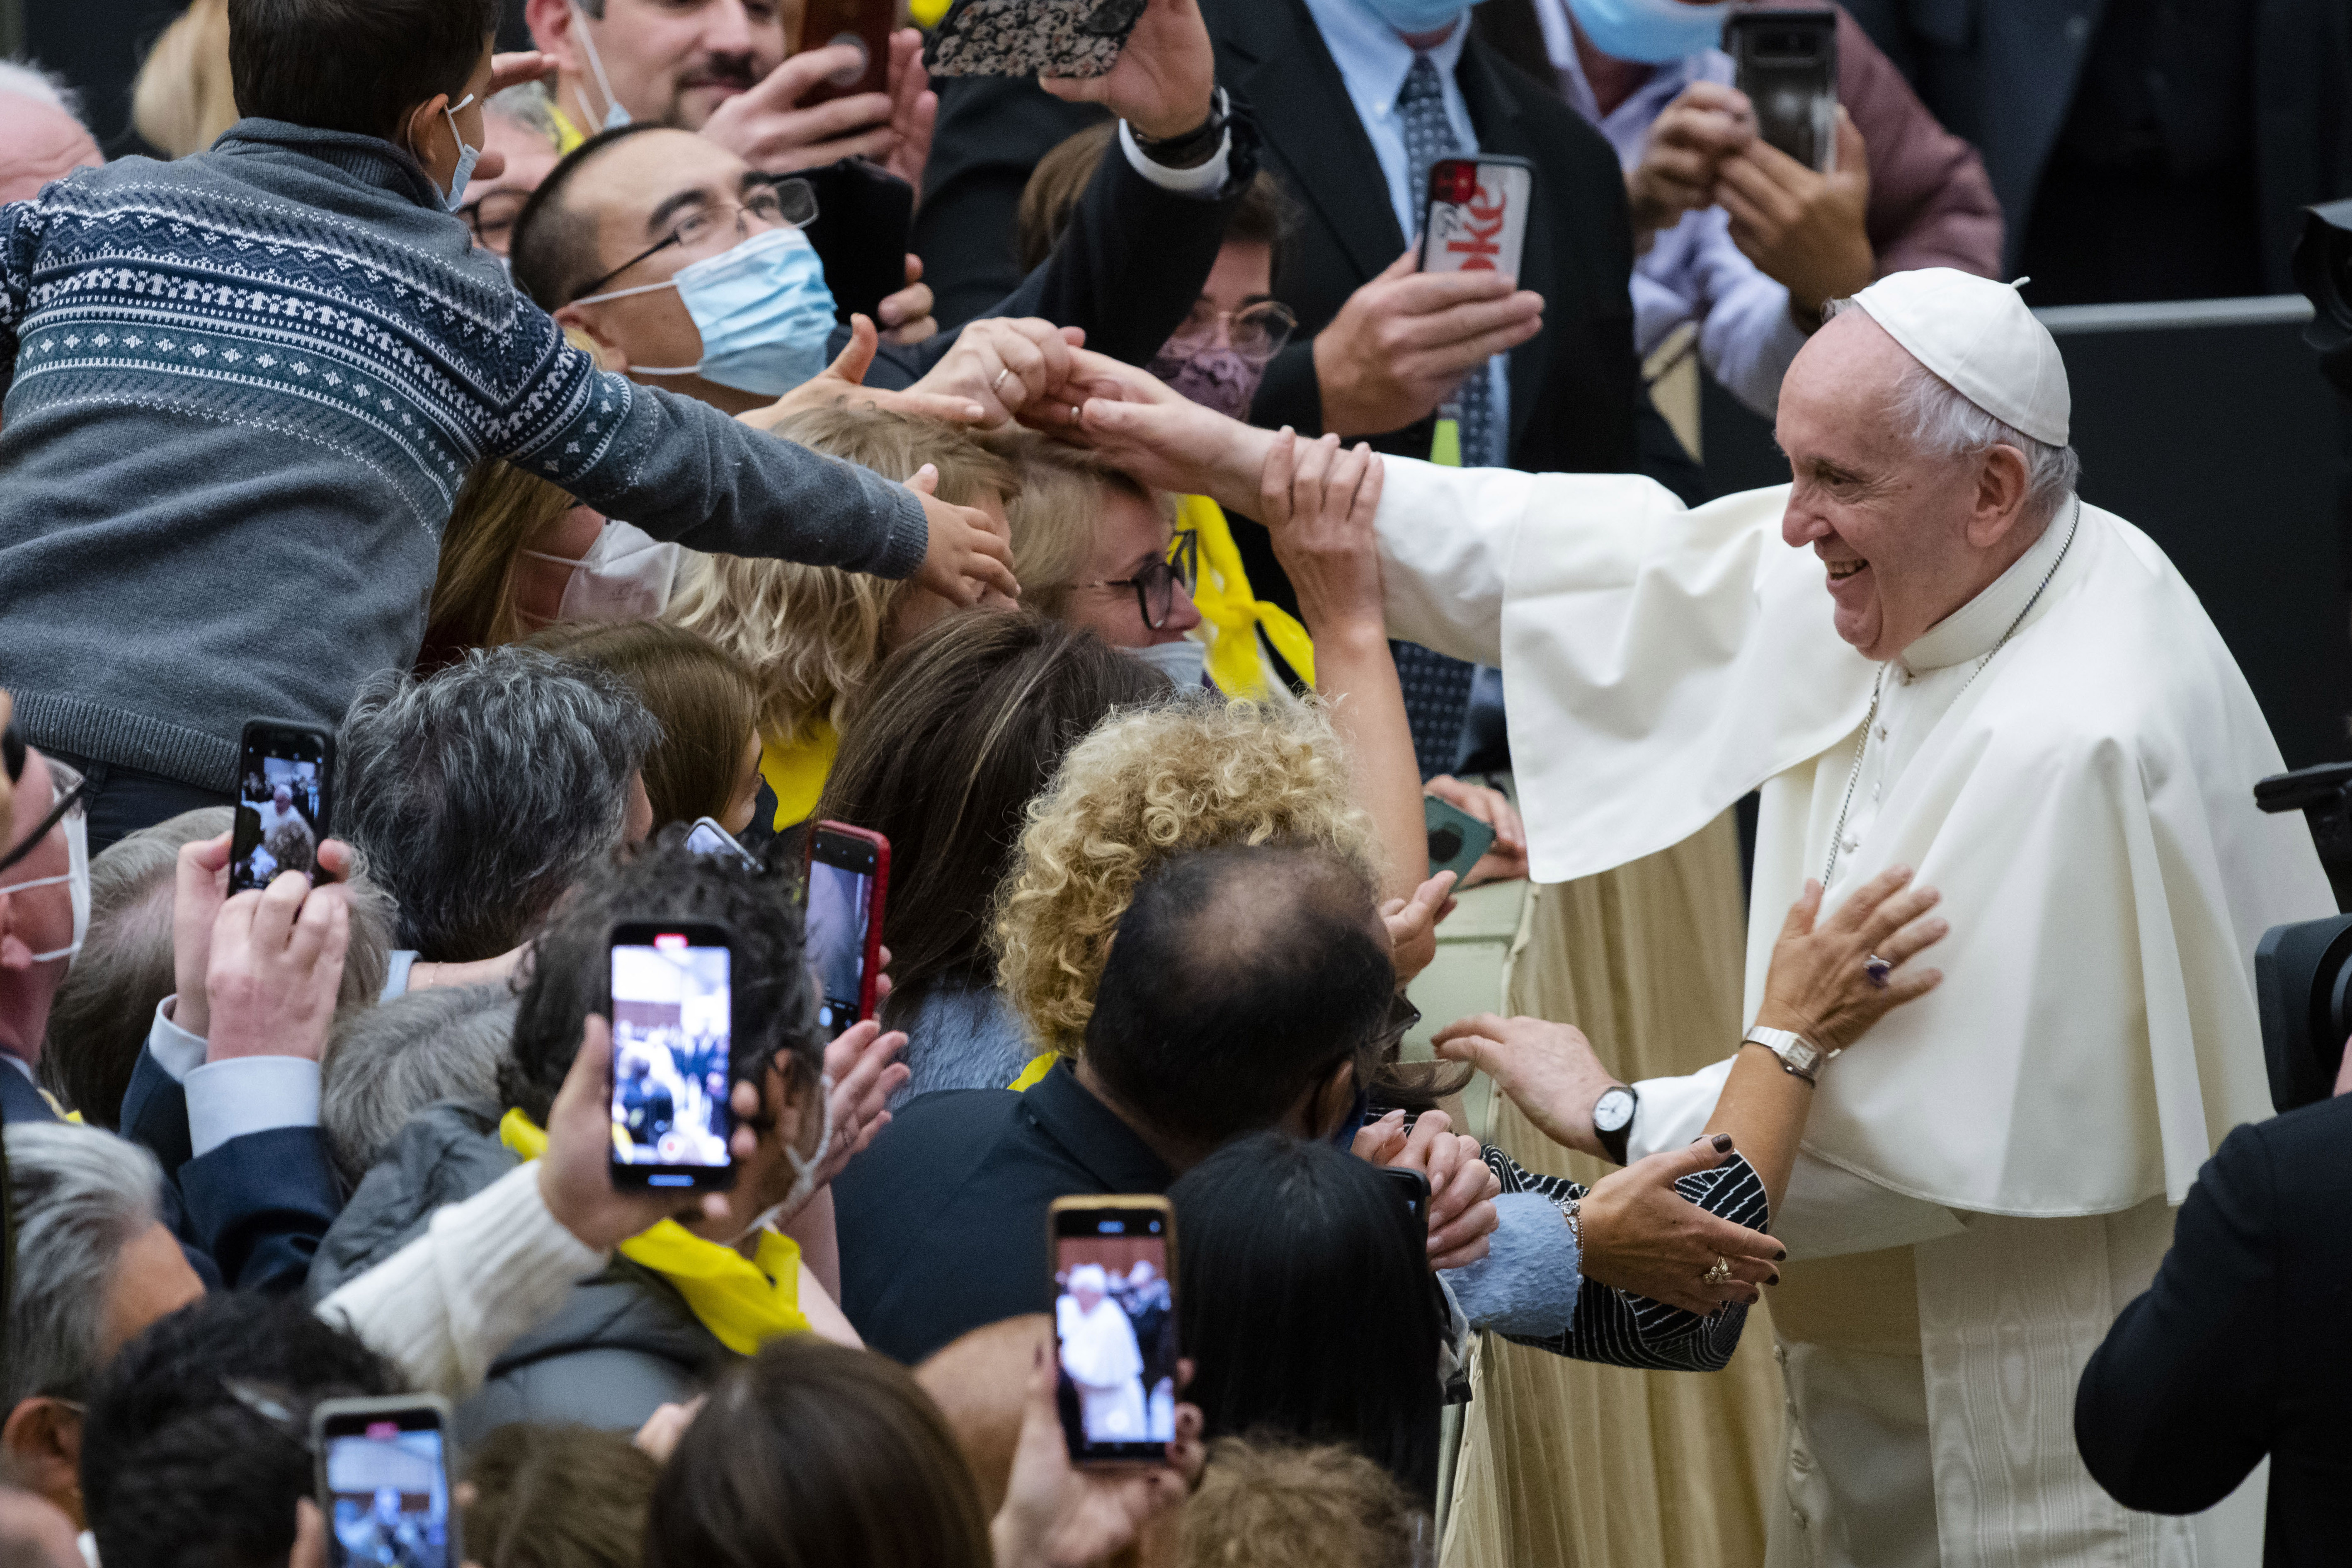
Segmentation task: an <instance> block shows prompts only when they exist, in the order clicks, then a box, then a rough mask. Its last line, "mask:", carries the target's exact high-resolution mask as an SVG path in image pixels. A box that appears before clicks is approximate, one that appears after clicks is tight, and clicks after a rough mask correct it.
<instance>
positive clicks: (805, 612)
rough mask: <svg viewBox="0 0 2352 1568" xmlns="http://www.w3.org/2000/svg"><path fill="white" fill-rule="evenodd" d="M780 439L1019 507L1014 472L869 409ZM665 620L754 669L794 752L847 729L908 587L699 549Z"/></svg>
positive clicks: (956, 501)
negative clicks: (814, 733) (821, 732)
mask: <svg viewBox="0 0 2352 1568" xmlns="http://www.w3.org/2000/svg"><path fill="white" fill-rule="evenodd" d="M775 434H776V435H778V436H781V437H784V438H785V439H786V440H789V441H797V442H799V443H800V444H801V445H802V446H803V447H812V448H814V449H815V450H817V451H820V452H824V453H827V454H829V455H830V456H833V457H835V458H846V459H848V460H849V461H850V462H853V463H856V464H859V465H861V466H863V467H865V468H871V469H873V470H874V471H875V472H876V473H877V474H880V475H881V476H882V477H883V478H884V479H902V480H903V479H910V478H912V477H913V475H914V473H915V471H916V470H917V469H918V468H921V467H922V466H923V465H924V464H925V463H930V464H933V465H934V466H936V467H937V468H939V470H940V485H939V491H938V494H939V499H940V500H943V501H946V502H948V503H949V504H950V505H953V506H973V505H976V504H978V503H979V502H980V501H982V500H983V499H985V498H986V497H988V496H990V495H994V496H995V497H997V498H998V499H999V500H1000V501H1003V502H1005V503H1008V504H1009V503H1010V501H1011V500H1012V499H1013V497H1014V496H1016V495H1017V494H1018V493H1019V490H1020V479H1019V476H1018V475H1017V473H1016V472H1015V471H1014V469H1013V465H1012V464H1011V463H1009V462H1007V461H1006V460H1005V459H1004V458H1002V457H1000V456H998V455H997V454H996V453H995V452H993V451H992V450H990V449H989V448H988V447H984V446H982V444H981V443H980V442H978V441H975V440H974V439H972V437H969V436H967V435H964V434H963V433H962V432H961V431H959V430H955V429H952V428H950V426H945V425H938V424H933V423H932V422H930V421H929V420H925V419H914V418H909V417H908V416H905V415H902V414H894V413H890V412H887V411H886V410H883V409H878V408H875V407H872V406H870V405H862V406H861V405H847V404H842V403H835V404H833V405H827V406H824V407H821V408H815V409H811V410H809V411H808V412H806V413H803V414H797V415H794V416H793V417H792V418H790V419H787V420H785V421H784V422H782V424H780V425H778V426H776V427H775ZM678 584H679V585H678V588H677V592H676V593H675V594H673V595H671V597H670V602H669V607H668V608H667V610H665V611H664V612H663V613H662V619H664V620H666V621H668V622H670V623H671V624H672V625H674V626H684V627H685V628H686V629H687V630H688V631H692V632H698V633H700V634H701V635H702V636H703V637H707V638H709V640H710V641H711V642H713V643H715V644H717V645H718V646H719V647H720V648H721V649H723V650H725V651H726V652H727V653H729V654H731V655H732V656H733V657H734V658H736V659H737V660H738V661H739V662H740V663H741V664H742V665H743V666H744V667H745V668H748V669H750V670H751V673H752V676H753V678H754V679H757V680H758V682H759V685H760V732H761V734H762V735H764V736H767V737H769V738H771V739H772V740H776V741H779V742H783V743H785V744H787V745H789V744H792V743H793V742H798V741H801V740H803V739H805V738H806V736H807V733H808V731H809V728H810V727H811V726H812V725H813V724H814V723H816V722H818V721H824V722H826V723H830V724H831V725H832V726H833V727H834V728H835V730H839V729H840V728H841V727H842V725H843V722H844V721H845V719H846V718H847V716H848V711H849V707H850V704H851V702H852V701H853V700H855V699H856V697H857V695H858V693H859V692H861V691H863V690H864V689H865V688H866V682H867V681H868V680H870V679H873V676H874V672H875V670H876V669H877V668H879V667H880V665H881V663H882V656H883V655H884V654H885V653H886V652H887V651H888V650H887V649H886V648H885V647H883V646H882V636H883V632H884V630H885V629H886V628H887V626H888V625H889V623H890V616H891V612H892V611H893V610H894V609H895V608H896V607H897V606H898V600H899V598H900V596H901V595H904V594H906V593H907V592H908V589H909V583H903V582H902V583H893V582H891V581H889V580H888V579H887V578H882V577H869V576H867V575H866V574H863V573H860V572H844V571H842V570H841V569H840V568H838V567H834V566H810V565H805V564H803V563H800V562H796V561H767V560H758V559H754V558H752V557H750V556H743V555H698V554H694V553H692V552H688V555H687V557H686V561H685V563H684V567H683V570H682V571H681V572H680V574H679V578H678Z"/></svg>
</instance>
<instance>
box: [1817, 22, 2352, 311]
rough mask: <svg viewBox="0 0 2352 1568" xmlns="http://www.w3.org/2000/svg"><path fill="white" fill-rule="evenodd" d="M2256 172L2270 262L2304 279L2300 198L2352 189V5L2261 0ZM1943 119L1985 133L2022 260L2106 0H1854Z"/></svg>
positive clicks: (1987, 155) (2279, 288) (2280, 283)
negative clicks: (2292, 260) (2297, 248)
mask: <svg viewBox="0 0 2352 1568" xmlns="http://www.w3.org/2000/svg"><path fill="white" fill-rule="evenodd" d="M2251 4H2252V6H2253V10H2254V44H2253V55H2254V61H2253V82H2252V90H2251V92H2250V93H2249V95H2248V101H2249V103H2250V104H2251V105H2252V108H2253V113H2254V125H2253V136H2254V172H2255V181H2256V184H2257V185H2258V186H2259V191H2258V193H2257V195H2258V199H2259V201H2260V203H2261V213H2262V224H2263V233H2262V254H2263V281H2264V283H2265V286H2266V287H2268V288H2269V289H2272V290H2273V291H2274V292H2278V293H2290V292H2293V291H2294V279H2293V278H2292V277H2291V276H2290V275H2289V272H2288V268H2287V258H2288V257H2289V255H2290V254H2291V253H2292V252H2293V250H2294V240H2295V236H2296V235H2297V234H2298V233H2300V232H2301V230H2302V227H2303V214H2302V213H2301V211H2300V210H2298V209H2300V208H2302V207H2304V206H2305V205H2309V204H2311V203H2314V202H2324V201H2328V200H2332V199H2333V198H2335V197H2337V196H2343V195H2352V5H2345V4H2344V0H2251ZM1844 5H1845V6H1846V8H1847V9H1848V10H1849V11H1851V12H1853V16H1854V19H1855V20H1856V21H1858V22H1860V23H1861V24H1862V25H1863V26H1864V28H1866V29H1867V30H1868V31H1869V33H1870V36H1871V37H1872V39H1873V40H1874V42H1875V43H1876V44H1877V45H1878V47H1880V48H1882V49H1884V50H1885V51H1886V53H1887V55H1888V56H1889V57H1890V58H1893V59H1894V61H1895V64H1896V65H1897V66H1899V67H1901V68H1902V69H1903V71H1904V74H1905V75H1906V76H1908V77H1909V78H1910V79H1911V82H1912V85H1913V86H1915V87H1916V88H1917V89H1919V96H1920V97H1921V98H1923V99H1925V100H1927V107H1928V108H1929V109H1931V110H1934V111H1935V114H1936V118H1937V119H1938V120H1940V121H1943V122H1944V123H1945V124H1946V125H1948V126H1949V127H1950V128H1951V129H1952V130H1953V131H1954V132H1957V133H1958V134H1959V135H1961V136H1965V137H1966V138H1968V139H1969V141H1970V142H1974V143H1976V145H1977V147H1978V149H1979V151H1981V152H1982V153H1984V162H1985V170H1986V172H1987V173H1988V174H1990V175H1991V176H1992V187H1993V192H1994V194H1995V195H1998V196H1999V197H2000V205H2001V210H2002V212H2004V213H2005V214H2007V215H2008V218H2009V246H2008V252H2007V257H2008V259H2007V260H2006V261H2005V262H2004V263H2003V266H2004V268H2005V269H2006V270H2008V271H2014V270H2015V269H2016V267H2017V257H2018V254H2019V251H2020V248H2021V247H2022V246H2023V244H2024V242H2025V232H2026V226H2027V224H2028V222H2029V221H2030V218H2031V216H2032V207H2033V194H2034V191H2035V190H2036V189H2037V188H2038V187H2039V186H2040V184H2041V183H2042V168H2043V166H2044V165H2045V164H2046V163H2048V162H2049V158H2050V153H2051V151H2052V149H2053V148H2054V147H2055V146H2056V145H2057V142H2058V133H2059V132H2060V131H2061V130H2062V129H2063V128H2064V126H2065V123H2066V115H2067V112H2068V110H2070V109H2072V107H2073V106H2074V89H2075V86H2076V83H2077V80H2078V79H2079V78H2080V75H2081V72H2082V65H2083V60H2084V47H2083V46H2082V44H2081V43H2079V42H2077V39H2078V38H2083V39H2087V38H2089V37H2093V36H2094V33H2095V29H2096V27H2097V26H2098V24H2099V22H2100V20H2101V19H2102V16H2103V14H2104V13H2105V9H2106V0H2069V3H2068V4H2065V5H2057V4H2053V0H1844Z"/></svg>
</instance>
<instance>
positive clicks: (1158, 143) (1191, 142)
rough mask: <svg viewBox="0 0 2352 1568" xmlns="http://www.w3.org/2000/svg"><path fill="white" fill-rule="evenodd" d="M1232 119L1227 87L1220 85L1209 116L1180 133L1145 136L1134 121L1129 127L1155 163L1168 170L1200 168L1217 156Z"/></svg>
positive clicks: (1140, 145)
mask: <svg viewBox="0 0 2352 1568" xmlns="http://www.w3.org/2000/svg"><path fill="white" fill-rule="evenodd" d="M1232 120H1233V116H1232V114H1231V112H1230V110H1228V108H1227V104H1226V99H1225V89H1223V88H1222V87H1221V88H1219V89H1216V92H1215V95H1214V96H1213V98H1212V99H1211V100H1210V101H1209V118H1208V119H1206V120H1203V121H1201V123H1200V124H1198V125H1196V126H1194V127H1193V128H1192V130H1190V131H1187V132H1184V133H1183V134H1181V135H1179V136H1159V137H1156V136H1146V135H1145V134H1144V133H1143V132H1140V131H1138V130H1136V129H1135V127H1134V126H1133V125H1132V124H1130V125H1129V126H1128V128H1127V129H1128V133H1129V135H1131V136H1133V137H1134V138H1135V144H1136V146H1137V147H1139V148H1140V149H1141V150H1142V152H1143V155H1144V156H1145V157H1147V158H1149V159H1150V160H1151V161H1152V162H1153V163H1158V164H1160V166H1161V167H1163V168H1169V169H1197V168H1199V167H1200V166H1201V165H1202V164H1203V163H1207V162H1208V161H1209V160H1210V159H1211V158H1213V157H1214V156H1215V155H1216V152H1217V144H1218V143H1219V142H1222V141H1223V140H1224V135H1225V128H1226V127H1227V126H1228V125H1229V124H1231V123H1232Z"/></svg>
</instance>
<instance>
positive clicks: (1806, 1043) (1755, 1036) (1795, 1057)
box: [1739, 1027, 1843, 1083]
mask: <svg viewBox="0 0 2352 1568" xmlns="http://www.w3.org/2000/svg"><path fill="white" fill-rule="evenodd" d="M1739 1043H1740V1044H1741V1045H1743V1046H1761V1047H1764V1048H1765V1049H1766V1050H1768V1051H1769V1052H1771V1053H1772V1054H1773V1055H1774V1056H1776V1057H1779V1058H1780V1067H1781V1069H1782V1070H1783V1071H1785V1072H1788V1073H1790V1074H1791V1075H1793V1076H1794V1077H1797V1078H1801V1079H1804V1080H1805V1081H1806V1082H1807V1083H1819V1082H1820V1081H1821V1072H1822V1068H1824V1067H1826V1066H1827V1065H1828V1064H1830V1063H1831V1062H1833V1061H1835V1060H1836V1059H1837V1058H1838V1052H1837V1051H1824V1050H1822V1048H1821V1047H1819V1046H1817V1045H1815V1044H1813V1042H1812V1041H1811V1040H1809V1039H1807V1038H1805V1037H1804V1036H1802V1035H1801V1034H1799V1033H1797V1031H1796V1030H1794V1029H1767V1028H1762V1027H1758V1028H1753V1029H1750V1030H1748V1037H1747V1038H1746V1039H1744V1040H1742V1041H1740V1042H1739ZM1842 1048H1843V1047H1841V1049H1842Z"/></svg>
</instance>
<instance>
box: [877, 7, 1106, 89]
mask: <svg viewBox="0 0 2352 1568" xmlns="http://www.w3.org/2000/svg"><path fill="white" fill-rule="evenodd" d="M1144 5H1145V0H956V5H955V6H954V8H953V9H952V10H950V11H949V12H948V14H947V16H945V17H944V18H943V19H942V20H941V21H940V25H939V26H937V27H934V28H933V29H932V30H931V36H930V39H929V42H928V43H926V44H925V45H924V47H923V64H924V65H925V66H927V67H929V69H930V72H931V74H932V75H933V76H1040V77H1093V76H1107V75H1108V74H1109V72H1110V69H1111V68H1112V67H1113V66H1115V65H1117V64H1118V57H1119V52H1120V51H1121V50H1122V49H1124V48H1126V47H1127V39H1128V35H1129V34H1130V33H1132V32H1133V31H1134V30H1135V25H1136V23H1138V22H1139V21H1141V20H1142V19H1143V10H1144Z"/></svg>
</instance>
